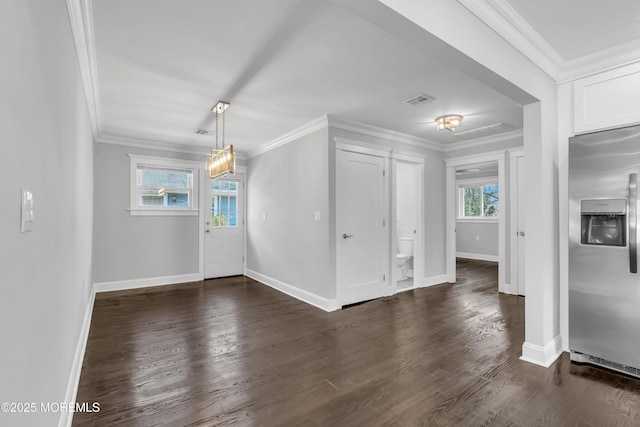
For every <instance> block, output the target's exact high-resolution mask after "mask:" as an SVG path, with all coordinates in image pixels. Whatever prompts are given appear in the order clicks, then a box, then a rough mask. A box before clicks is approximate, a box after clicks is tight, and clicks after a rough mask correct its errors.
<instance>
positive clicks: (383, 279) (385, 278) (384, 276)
mask: <svg viewBox="0 0 640 427" xmlns="http://www.w3.org/2000/svg"><path fill="white" fill-rule="evenodd" d="M382 281H383V282H386V281H387V275H386V274H383V275H382Z"/></svg>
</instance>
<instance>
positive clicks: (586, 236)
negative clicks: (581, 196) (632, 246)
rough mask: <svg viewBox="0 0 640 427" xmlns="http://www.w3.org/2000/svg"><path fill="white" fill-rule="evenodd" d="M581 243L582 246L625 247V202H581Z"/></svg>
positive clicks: (610, 200)
mask: <svg viewBox="0 0 640 427" xmlns="http://www.w3.org/2000/svg"><path fill="white" fill-rule="evenodd" d="M580 216H581V220H582V227H581V234H582V236H581V239H580V240H581V243H582V244H583V245H600V246H625V245H626V244H627V242H626V228H627V227H626V225H627V221H626V218H627V200H626V199H602V200H581V201H580Z"/></svg>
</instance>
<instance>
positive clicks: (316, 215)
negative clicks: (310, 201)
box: [313, 211, 322, 221]
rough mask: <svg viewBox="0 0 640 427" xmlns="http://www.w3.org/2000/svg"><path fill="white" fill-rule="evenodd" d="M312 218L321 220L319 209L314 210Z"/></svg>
mask: <svg viewBox="0 0 640 427" xmlns="http://www.w3.org/2000/svg"><path fill="white" fill-rule="evenodd" d="M313 220H314V221H322V213H321V212H320V211H316V212H315V213H314V214H313Z"/></svg>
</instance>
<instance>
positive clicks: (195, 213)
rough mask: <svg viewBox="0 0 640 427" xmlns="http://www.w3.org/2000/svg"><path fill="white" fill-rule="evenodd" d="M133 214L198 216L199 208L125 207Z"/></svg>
mask: <svg viewBox="0 0 640 427" xmlns="http://www.w3.org/2000/svg"><path fill="white" fill-rule="evenodd" d="M125 210H126V211H127V212H129V215H131V216H198V212H199V211H198V210H197V209H140V208H136V209H125Z"/></svg>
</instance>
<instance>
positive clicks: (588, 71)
mask: <svg viewBox="0 0 640 427" xmlns="http://www.w3.org/2000/svg"><path fill="white" fill-rule="evenodd" d="M639 61H640V40H631V41H629V42H627V43H622V44H619V45H616V46H612V47H610V48H608V49H604V50H600V51H598V52H594V53H592V54H590V55H586V56H582V57H580V58H576V59H573V60H571V61H567V62H566V63H565V68H566V70H565V71H564V72H563V73H562V74H561V76H560V81H559V82H558V83H559V84H562V83H567V82H570V81H573V80H576V79H579V78H583V77H588V76H591V75H594V74H598V73H602V72H604V71H609V70H613V69H615V68H619V67H622V66H625V65H630V64H633V63H636V62H639Z"/></svg>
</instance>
